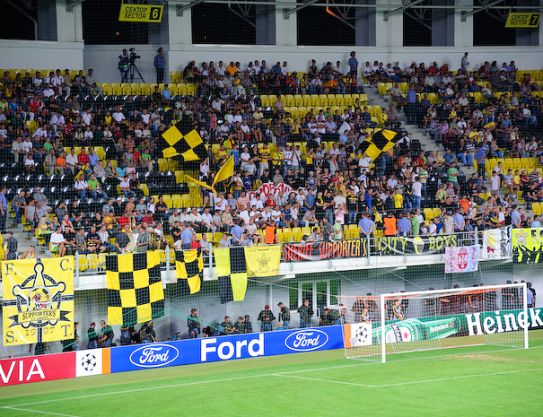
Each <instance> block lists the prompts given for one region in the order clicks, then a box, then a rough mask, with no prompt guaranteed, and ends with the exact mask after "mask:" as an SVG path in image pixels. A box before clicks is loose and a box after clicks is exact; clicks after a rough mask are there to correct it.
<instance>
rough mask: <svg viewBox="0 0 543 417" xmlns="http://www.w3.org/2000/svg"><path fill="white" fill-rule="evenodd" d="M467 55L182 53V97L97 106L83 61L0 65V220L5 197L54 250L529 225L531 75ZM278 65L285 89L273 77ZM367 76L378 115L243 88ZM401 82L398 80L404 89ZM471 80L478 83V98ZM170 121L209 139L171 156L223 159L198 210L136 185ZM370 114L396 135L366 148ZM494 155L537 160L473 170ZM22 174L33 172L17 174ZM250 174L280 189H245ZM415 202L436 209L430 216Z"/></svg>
mask: <svg viewBox="0 0 543 417" xmlns="http://www.w3.org/2000/svg"><path fill="white" fill-rule="evenodd" d="M468 68H470V65H469V62H467V56H466V57H465V59H463V60H462V63H461V69H460V70H458V71H454V72H453V71H450V70H449V68H448V67H447V65H441V66H440V65H438V64H436V63H432V64H431V65H430V66H428V67H426V66H425V65H424V64H412V65H410V66H409V67H407V68H403V69H401V68H400V67H399V65H398V63H394V64H386V65H383V63H379V62H375V63H374V64H373V65H371V64H370V63H369V62H367V63H366V65H365V66H364V67H363V68H362V69H361V70H359V69H358V61H357V60H356V54H351V56H350V58H349V61H348V62H347V63H345V68H343V64H342V63H341V62H338V63H336V65H335V66H334V65H333V64H331V63H326V64H325V65H324V66H322V67H320V68H319V67H318V66H317V65H316V62H315V61H313V62H312V63H311V66H310V67H309V69H308V70H307V71H304V72H303V73H300V72H297V73H296V72H293V71H292V70H291V69H290V68H289V67H288V64H287V63H286V62H284V63H283V64H281V63H279V62H278V63H276V64H275V65H273V66H272V67H270V68H269V69H268V68H267V65H266V63H265V61H261V62H259V61H255V62H253V63H250V64H249V65H248V66H247V67H246V68H243V69H241V65H240V64H239V63H230V64H229V65H227V66H225V65H224V64H222V63H221V62H219V64H218V65H217V66H215V65H214V64H213V63H203V64H201V65H200V66H198V65H196V63H194V62H192V63H190V64H189V65H187V67H186V68H185V69H184V71H183V76H184V79H186V80H187V81H194V82H197V83H198V90H197V94H196V96H194V97H190V96H187V97H182V96H173V97H172V96H171V95H169V94H167V86H165V88H164V90H163V91H162V92H160V91H158V90H157V92H156V94H153V95H152V96H150V97H134V96H130V97H127V98H123V100H122V102H119V101H111V102H109V104H108V102H107V101H102V102H98V101H92V102H91V101H88V100H87V99H85V98H84V96H85V95H86V94H93V93H98V92H99V85H98V83H97V82H96V79H95V77H94V75H93V73H92V70H88V71H87V72H86V73H84V72H83V71H80V72H79V73H78V74H77V75H76V76H75V77H70V75H69V71H64V72H62V71H60V70H57V71H56V72H51V73H50V74H48V75H43V76H42V75H41V74H40V73H39V72H36V73H35V74H33V75H31V74H28V73H27V74H25V75H24V76H23V75H20V74H18V75H17V76H16V77H15V78H14V79H13V78H12V77H11V75H10V73H9V72H6V73H5V74H4V76H3V79H2V85H3V87H2V96H1V99H0V156H1V160H2V161H3V164H2V166H1V167H0V169H1V170H3V171H2V173H3V175H5V176H4V177H3V178H2V184H0V187H1V189H0V207H1V209H2V210H1V211H0V220H1V221H0V229H2V230H5V228H6V220H7V218H8V215H9V210H8V201H9V202H10V203H11V207H10V209H11V211H12V213H13V215H14V219H13V221H14V222H15V223H19V222H21V221H22V217H23V215H24V217H25V219H26V222H27V223H28V224H29V225H30V226H31V228H32V229H33V230H34V229H37V230H38V231H39V233H40V234H42V235H44V236H47V240H48V242H50V244H51V249H52V251H54V252H58V253H59V254H60V255H63V254H65V253H67V252H68V251H75V250H78V251H80V252H83V253H94V252H109V251H117V252H120V253H122V252H125V251H132V250H141V251H144V250H147V249H149V248H155V247H165V246H166V245H170V246H173V247H174V248H176V249H184V248H194V247H202V248H204V250H205V249H207V248H208V247H209V245H211V243H212V242H211V240H212V239H209V238H208V237H206V232H209V233H217V232H221V233H222V237H221V239H220V241H218V242H217V241H215V243H218V244H219V245H220V246H223V247H227V246H231V245H251V244H260V243H275V242H277V241H278V233H277V230H278V229H279V228H294V227H302V228H307V229H305V230H306V232H304V233H303V235H302V236H301V238H299V240H306V241H312V240H342V239H343V238H344V227H345V225H351V224H352V225H358V226H359V228H360V234H361V235H363V236H364V235H368V236H369V235H375V234H384V235H400V234H401V235H419V234H420V235H431V234H437V233H450V232H459V231H469V230H473V229H474V228H476V227H477V228H478V229H479V230H481V229H484V228H489V227H499V226H502V225H507V224H512V225H513V226H515V227H522V226H537V225H541V221H540V219H539V218H538V217H537V216H533V215H532V214H531V212H530V211H529V209H530V205H531V203H533V202H539V201H543V191H542V187H541V181H542V180H541V173H540V171H539V169H538V168H537V166H538V165H539V158H541V156H542V154H543V152H542V148H541V132H543V127H542V124H543V115H542V111H543V104H542V102H541V98H538V97H539V96H538V95H536V93H537V92H538V91H539V88H540V85H539V84H538V83H537V82H534V81H531V80H530V78H529V77H523V78H522V80H521V81H517V77H516V71H517V69H516V67H515V63H514V62H511V63H510V64H509V65H506V64H503V65H502V67H500V68H498V66H497V65H496V63H492V64H489V63H485V64H484V65H482V66H481V68H480V69H479V70H477V71H474V72H470V71H469V70H468ZM300 74H301V75H300ZM357 74H358V75H359V76H357ZM292 77H294V78H295V79H296V80H297V81H296V83H297V84H296V89H294V90H289V89H288V88H289V87H288V86H289V85H290V84H289V79H290V78H292ZM221 80H229V81H224V83H223V84H224V85H223V84H221ZM236 80H239V81H240V84H238V83H237V81H236ZM304 80H307V83H306V84H305V86H304V84H303V83H304ZM315 80H320V81H321V82H322V86H319V85H316V84H315V83H313V81H315ZM345 80H347V82H345ZM381 82H390V83H392V85H391V88H389V90H388V91H387V94H389V95H390V96H391V97H392V103H393V105H392V106H390V108H389V109H388V110H386V111H385V112H384V114H385V115H386V116H385V117H384V118H383V120H381V121H380V122H376V121H375V120H374V118H373V119H372V117H371V114H370V111H369V110H368V107H367V106H366V105H365V104H364V103H359V102H356V103H354V105H352V106H345V108H344V109H342V110H341V111H337V110H336V111H332V110H331V109H330V108H325V109H322V110H321V109H318V110H317V109H315V108H309V109H308V111H307V114H305V115H303V117H301V118H296V117H294V116H292V114H290V113H288V112H287V111H286V110H285V103H283V99H282V97H281V96H280V95H277V97H276V101H275V102H274V103H272V106H271V107H270V108H263V106H262V100H261V98H260V96H259V95H258V94H256V93H263V92H266V91H273V92H277V93H283V92H286V93H303V92H308V93H340V94H341V93H350V92H353V93H354V92H355V91H356V92H360V91H362V84H365V85H366V86H367V87H370V88H372V87H376V86H378V84H379V83H381ZM312 83H313V84H312ZM401 83H408V88H407V91H402V87H401ZM244 85H247V88H246V87H243V88H244V90H242V89H241V87H240V86H244ZM249 85H250V87H249ZM311 86H313V87H314V88H313V87H311ZM285 88H286V89H285ZM498 91H499V92H501V93H503V91H506V92H505V93H503V94H496V93H497V92H498ZM165 92H166V93H165ZM248 93H251V94H250V95H249V94H248ZM253 93H254V94H255V95H253ZM474 93H480V94H481V102H476V100H475V97H474V96H473V94H474ZM208 94H209V95H208ZM470 94H471V96H470ZM430 95H432V96H430ZM401 110H403V111H404V112H405V114H406V116H407V123H408V124H410V123H416V124H419V125H420V126H421V127H423V128H424V129H426V131H427V132H428V134H429V135H430V136H431V137H432V138H433V139H434V140H436V141H437V142H440V143H443V145H444V149H443V151H432V152H425V151H424V149H422V148H421V145H420V142H419V141H418V140H416V138H412V137H411V135H410V133H409V131H408V130H407V129H405V128H404V126H402V124H401V122H400V117H399V112H400V111H401ZM176 120H181V121H182V123H183V124H184V125H185V126H186V127H187V130H190V129H191V128H195V129H196V130H197V131H198V132H199V133H200V135H201V136H202V138H203V139H204V141H205V143H207V144H209V154H208V158H206V159H205V160H204V161H201V163H199V164H192V165H190V164H186V165H185V166H184V167H183V168H184V169H185V172H187V173H191V174H193V176H198V178H199V179H200V180H201V181H205V182H208V183H211V182H212V179H213V177H214V174H215V172H216V171H217V169H218V167H220V165H221V163H223V162H224V161H225V160H226V158H227V157H228V156H230V155H233V156H234V160H235V174H234V176H233V177H232V178H230V179H229V180H228V181H226V182H224V183H221V184H219V186H218V191H219V192H218V194H217V195H213V194H212V193H210V192H209V191H208V190H206V189H201V198H200V199H198V201H199V202H200V203H201V204H197V205H198V207H192V208H186V207H184V208H181V207H169V205H168V204H167V202H166V201H165V197H164V196H163V195H160V194H161V192H162V188H161V184H156V185H157V186H156V187H155V190H157V191H158V192H156V195H157V196H158V197H153V196H144V195H143V194H144V191H143V188H142V187H141V184H142V182H145V181H148V182H152V181H153V179H154V181H158V182H160V178H161V177H157V178H158V180H157V179H156V178H155V176H154V175H155V174H156V175H158V174H160V172H158V171H159V169H158V168H159V167H158V163H157V162H158V161H159V159H160V157H161V155H160V153H159V150H158V149H157V139H158V137H159V135H160V134H161V133H162V132H163V131H164V130H165V129H166V128H167V127H168V126H169V125H170V124H171V123H172V122H173V121H176ZM383 126H387V127H389V128H392V129H395V130H397V131H398V138H399V139H398V141H397V143H396V146H395V147H394V148H393V149H391V150H390V151H388V152H385V153H383V154H381V155H380V156H379V157H378V158H377V159H376V160H374V161H373V160H372V159H371V158H369V157H368V156H367V155H366V154H364V153H362V152H359V145H360V144H361V143H362V142H363V141H364V140H366V139H367V138H369V137H370V136H371V133H372V132H373V130H374V129H375V128H380V127H383ZM503 157H506V158H512V157H519V158H525V157H533V158H537V164H535V165H534V167H533V169H531V170H530V171H528V170H527V168H526V167H521V168H520V169H518V170H512V169H509V170H507V171H506V170H505V169H502V166H501V164H500V163H498V164H497V165H496V167H495V168H493V169H492V175H491V176H490V177H489V176H488V175H487V174H488V170H487V169H486V168H485V165H486V164H488V163H489V161H490V160H491V159H493V158H503ZM4 161H5V162H4ZM474 162H475V164H476V168H477V170H476V172H474V173H472V174H469V171H467V170H466V169H464V167H470V166H471V165H473V163H474ZM467 174H468V175H467ZM18 175H19V176H21V177H23V178H28V179H29V183H28V185H27V186H24V185H23V186H20V184H21V182H18V183H17V186H14V185H13V184H12V183H10V181H12V180H13V179H14V177H16V176H18ZM25 176H28V177H25ZM38 177H39V178H41V180H40V181H41V182H40V185H36V186H31V185H32V180H36V179H37V178H38ZM55 178H56V179H57V180H59V179H60V180H59V181H60V182H58V183H54V184H61V185H62V187H57V190H56V193H54V192H53V191H52V189H51V187H49V186H43V183H44V182H46V183H47V184H48V185H50V184H53V179H55ZM48 181H50V182H48ZM265 183H273V184H274V185H275V186H279V185H280V184H284V185H287V186H288V187H289V188H288V190H290V191H287V192H279V191H275V192H271V193H267V194H265V193H263V192H260V193H259V192H258V190H259V187H260V186H261V184H265ZM53 188H54V187H53ZM59 190H61V195H60V197H59V193H58V191H59ZM151 194H155V193H151ZM89 201H90V203H89ZM525 202H526V204H527V206H526V207H527V209H528V210H526V209H525V208H524V203H525ZM425 208H440V209H442V210H441V213H440V214H439V215H433V216H432V217H431V218H430V217H428V216H427V215H426V213H425V210H424V209H425ZM387 219H388V220H387ZM392 219H394V220H392ZM202 233H203V234H202Z"/></svg>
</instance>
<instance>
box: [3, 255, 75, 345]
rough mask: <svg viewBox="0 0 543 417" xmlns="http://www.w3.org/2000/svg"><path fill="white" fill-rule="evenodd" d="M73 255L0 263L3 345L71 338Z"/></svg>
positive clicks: (72, 333)
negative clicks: (0, 268) (0, 271)
mask: <svg viewBox="0 0 543 417" xmlns="http://www.w3.org/2000/svg"><path fill="white" fill-rule="evenodd" d="M74 267H75V263H74V258H73V256H66V257H64V258H52V259H50V258H47V259H45V258H44V259H37V260H36V259H21V260H16V261H5V262H3V263H2V298H3V300H2V317H3V335H2V342H3V345H4V346H11V345H25V344H30V343H37V342H56V341H59V340H68V339H72V338H73V337H74Z"/></svg>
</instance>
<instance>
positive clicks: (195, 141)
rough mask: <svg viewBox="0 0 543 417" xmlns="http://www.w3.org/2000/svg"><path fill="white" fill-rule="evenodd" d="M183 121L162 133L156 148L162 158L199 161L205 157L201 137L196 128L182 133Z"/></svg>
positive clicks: (205, 153)
mask: <svg viewBox="0 0 543 417" xmlns="http://www.w3.org/2000/svg"><path fill="white" fill-rule="evenodd" d="M185 125H186V124H185V123H183V122H178V123H176V124H175V125H174V126H172V127H170V128H169V129H168V130H166V131H165V132H164V133H163V134H162V137H161V139H160V140H159V142H158V149H159V151H161V152H162V156H163V157H164V158H173V157H178V158H180V159H182V160H183V161H185V162H191V161H201V160H203V159H205V158H206V157H207V150H206V147H205V145H204V141H203V140H202V137H201V136H200V134H199V133H198V132H197V131H196V130H194V129H193V130H191V131H190V132H188V133H186V134H183V133H182V132H183V131H184V128H185Z"/></svg>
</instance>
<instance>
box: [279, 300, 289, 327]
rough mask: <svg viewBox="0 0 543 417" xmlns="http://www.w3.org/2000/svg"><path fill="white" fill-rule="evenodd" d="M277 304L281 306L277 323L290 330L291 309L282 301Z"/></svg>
mask: <svg viewBox="0 0 543 417" xmlns="http://www.w3.org/2000/svg"><path fill="white" fill-rule="evenodd" d="M277 306H278V307H279V314H278V318H277V321H278V323H277V324H278V325H279V326H280V327H282V328H283V330H288V329H289V327H290V310H289V309H288V307H287V306H286V305H285V304H284V303H283V302H280V303H279V304H277Z"/></svg>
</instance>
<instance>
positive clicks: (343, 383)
mask: <svg viewBox="0 0 543 417" xmlns="http://www.w3.org/2000/svg"><path fill="white" fill-rule="evenodd" d="M272 376H276V377H279V378H295V379H305V380H306V381H315V382H326V383H332V384H341V385H350V386H354V387H363V388H377V387H378V385H368V384H357V383H356V382H347V381H336V380H333V379H322V378H310V377H308V376H300V375H285V374H272Z"/></svg>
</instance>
